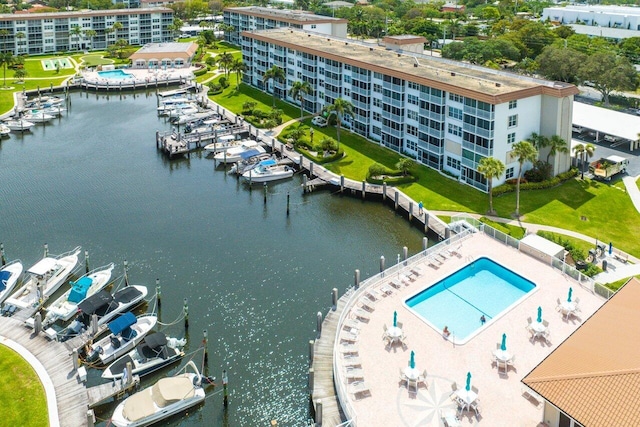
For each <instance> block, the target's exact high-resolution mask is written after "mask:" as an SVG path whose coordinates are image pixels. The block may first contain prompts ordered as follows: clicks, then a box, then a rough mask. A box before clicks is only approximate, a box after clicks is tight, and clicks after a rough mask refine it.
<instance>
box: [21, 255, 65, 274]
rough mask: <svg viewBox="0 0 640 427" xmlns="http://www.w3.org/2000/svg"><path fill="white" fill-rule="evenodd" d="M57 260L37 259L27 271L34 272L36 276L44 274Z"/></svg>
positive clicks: (52, 267)
mask: <svg viewBox="0 0 640 427" xmlns="http://www.w3.org/2000/svg"><path fill="white" fill-rule="evenodd" d="M57 263H58V261H57V260H56V259H54V258H43V259H41V260H40V261H38V262H37V263H36V264H35V265H34V266H33V267H31V268H30V269H28V270H27V273H31V274H35V275H36V276H44V275H45V273H46V272H47V271H50V270H53V269H54V268H55V266H56V264H57Z"/></svg>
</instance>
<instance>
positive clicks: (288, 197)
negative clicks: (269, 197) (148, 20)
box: [287, 191, 290, 216]
mask: <svg viewBox="0 0 640 427" xmlns="http://www.w3.org/2000/svg"><path fill="white" fill-rule="evenodd" d="M289 199H290V196H289V192H288V191H287V216H289Z"/></svg>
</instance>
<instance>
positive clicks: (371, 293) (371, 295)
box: [364, 288, 380, 301]
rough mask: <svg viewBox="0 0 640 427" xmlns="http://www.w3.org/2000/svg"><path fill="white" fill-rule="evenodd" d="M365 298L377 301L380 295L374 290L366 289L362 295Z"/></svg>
mask: <svg viewBox="0 0 640 427" xmlns="http://www.w3.org/2000/svg"><path fill="white" fill-rule="evenodd" d="M364 294H365V295H366V296H367V297H369V298H370V299H371V300H372V301H377V300H379V299H380V294H379V293H378V291H376V290H375V289H373V288H371V289H367V290H366V292H365V293H364Z"/></svg>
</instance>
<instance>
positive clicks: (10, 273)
mask: <svg viewBox="0 0 640 427" xmlns="http://www.w3.org/2000/svg"><path fill="white" fill-rule="evenodd" d="M22 269H23V267H22V263H21V262H20V261H19V260H15V261H11V262H10V263H9V264H6V265H4V266H2V269H0V303H1V302H2V301H4V300H5V299H6V298H7V297H8V296H9V295H11V292H12V291H13V288H14V287H15V286H16V283H18V279H19V278H20V275H21V274H22Z"/></svg>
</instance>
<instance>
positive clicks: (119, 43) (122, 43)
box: [115, 39, 129, 59]
mask: <svg viewBox="0 0 640 427" xmlns="http://www.w3.org/2000/svg"><path fill="white" fill-rule="evenodd" d="M115 46H116V52H117V54H118V58H120V59H122V57H123V54H122V52H123V51H124V49H125V48H126V47H127V46H129V42H128V41H127V40H126V39H118V40H116V43H115Z"/></svg>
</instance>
